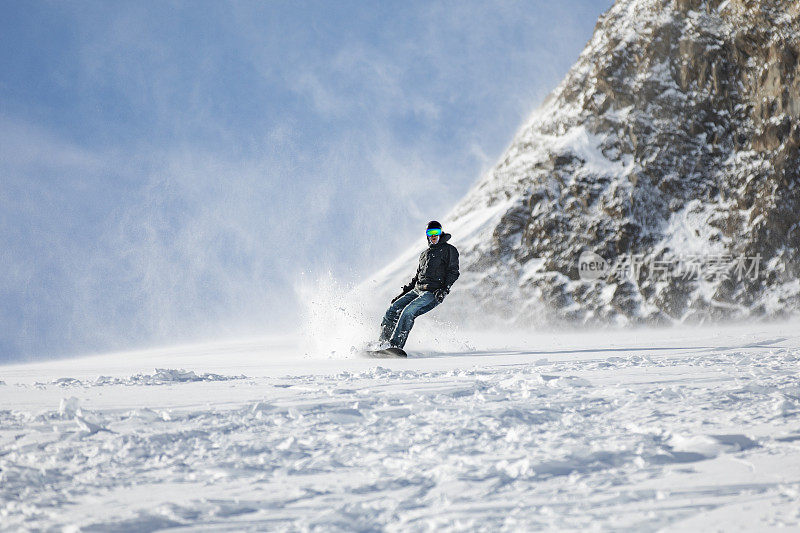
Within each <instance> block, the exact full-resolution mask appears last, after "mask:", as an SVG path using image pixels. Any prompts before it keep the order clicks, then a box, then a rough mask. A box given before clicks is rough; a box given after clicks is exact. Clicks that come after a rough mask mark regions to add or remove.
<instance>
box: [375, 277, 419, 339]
mask: <svg viewBox="0 0 800 533" xmlns="http://www.w3.org/2000/svg"><path fill="white" fill-rule="evenodd" d="M418 295H419V293H418V292H417V290H416V289H411V290H410V291H408V292H407V293H405V294H404V295H403V296H401V297H400V298H398V299H397V300H396V301H395V302H394V303H393V304H392V305H390V306H389V309H387V310H386V314H385V315H384V317H383V320H382V321H381V336H380V340H381V341H388V340H389V337H391V336H392V332H394V328H395V326H396V325H397V319H398V318H400V314H401V313H402V312H403V308H404V307H405V306H407V305H408V304H409V303H411V302H412V301H413V300H414V299H415V298H416V297H417V296H418Z"/></svg>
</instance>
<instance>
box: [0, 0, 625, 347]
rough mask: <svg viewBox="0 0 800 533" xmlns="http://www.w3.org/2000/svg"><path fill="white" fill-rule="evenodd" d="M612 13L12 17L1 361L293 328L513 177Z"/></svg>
mask: <svg viewBox="0 0 800 533" xmlns="http://www.w3.org/2000/svg"><path fill="white" fill-rule="evenodd" d="M609 5H610V2H609V1H600V0H563V1H560V2H547V1H529V2H512V1H500V2H482V1H481V2H477V1H476V2H469V1H464V2H462V1H458V2H456V1H453V2H413V1H411V2H347V1H344V2H288V1H286V2H277V1H276V2H235V3H223V2H216V1H215V2H202V1H192V2H188V1H187V2H153V1H144V2H90V1H87V2H33V1H31V2H19V1H2V2H0V11H1V12H2V15H3V16H2V17H0V261H1V263H0V264H1V265H2V267H3V271H4V276H3V277H2V279H1V280H0V296H1V297H2V298H0V361H9V360H15V359H34V358H39V357H60V356H66V355H71V354H76V353H85V352H96V351H103V350H112V349H123V348H131V347H139V346H147V345H150V344H156V343H164V342H177V341H184V340H190V339H202V338H209V337H215V336H230V335H243V334H259V333H268V332H272V331H277V330H282V331H284V330H285V329H286V328H287V327H292V326H294V324H296V322H297V310H298V305H297V302H296V296H295V291H294V285H295V283H296V282H297V278H298V276H299V275H300V274H301V273H305V274H306V275H310V276H314V275H318V274H319V273H322V272H328V271H330V272H332V273H333V275H334V276H336V277H337V278H338V279H341V280H343V282H345V283H347V282H355V281H357V280H358V279H360V278H361V277H362V276H365V275H367V274H368V273H369V272H371V271H372V270H374V269H377V268H380V267H381V266H382V265H384V264H385V263H386V262H388V261H389V260H390V259H391V258H392V257H393V256H394V255H395V254H397V253H399V252H400V251H402V250H403V249H405V247H407V246H409V245H410V244H411V243H413V242H414V241H415V240H417V239H419V238H420V237H419V234H420V233H421V231H422V230H421V228H424V224H425V222H427V221H428V220H430V219H433V218H441V217H442V216H443V215H444V214H445V213H446V212H447V211H448V210H449V209H450V208H451V207H452V206H453V205H454V204H455V202H457V200H458V199H459V198H460V197H461V196H462V195H463V194H464V193H465V192H466V191H467V189H468V188H469V187H470V186H471V185H472V184H473V183H474V182H475V181H476V180H477V179H478V177H479V176H480V174H481V173H482V172H484V171H485V170H487V169H488V168H489V167H490V166H491V165H492V164H493V163H494V161H495V160H496V159H497V158H498V157H499V156H500V155H501V153H502V150H503V149H504V148H505V146H506V145H507V144H508V143H509V141H510V140H511V138H512V136H513V135H514V133H515V131H516V129H517V128H518V126H519V125H520V124H521V123H522V122H523V121H524V119H525V118H526V117H527V115H528V114H529V113H530V112H531V111H532V110H533V109H534V108H535V107H536V106H537V105H538V104H539V103H540V102H541V101H542V99H543V98H544V97H545V96H546V95H547V93H549V92H550V91H551V90H552V89H553V88H554V87H555V86H556V85H557V84H558V82H559V81H560V80H561V78H562V77H563V75H564V74H565V72H566V71H567V69H568V68H569V66H570V65H571V64H572V63H573V62H574V61H575V59H576V58H577V56H578V54H579V53H580V51H581V50H582V49H583V46H584V45H585V43H586V42H587V40H588V39H589V37H590V36H591V32H592V30H593V28H594V24H595V22H596V19H597V17H598V16H599V14H600V13H602V12H603V11H605V10H606V9H607V8H608V7H609Z"/></svg>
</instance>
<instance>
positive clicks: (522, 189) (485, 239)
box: [450, 0, 800, 323]
mask: <svg viewBox="0 0 800 533" xmlns="http://www.w3.org/2000/svg"><path fill="white" fill-rule="evenodd" d="M799 57H800V4H798V3H797V2H789V1H778V0H753V1H746V0H727V1H721V0H619V1H618V2H617V3H616V4H615V5H614V6H613V7H612V8H611V9H610V10H609V11H608V12H607V13H606V14H604V15H603V16H602V17H601V18H600V20H599V21H598V23H597V27H596V29H595V32H594V36H593V37H592V39H591V41H590V42H589V43H588V45H587V47H586V49H585V50H584V52H583V53H582V54H581V56H580V58H579V59H578V61H577V63H576V64H575V65H574V66H573V68H572V69H571V70H570V72H569V73H568V75H567V77H566V78H565V79H564V81H563V82H562V83H561V85H560V86H559V87H558V88H557V89H556V90H555V91H554V92H553V93H552V94H551V95H550V96H549V97H548V99H547V100H546V101H545V103H544V104H543V105H542V107H541V108H540V109H538V110H537V111H536V112H535V113H534V114H533V116H532V117H531V119H530V120H529V121H528V123H527V125H526V126H525V127H523V128H522V130H521V131H520V132H519V134H518V135H517V137H516V139H515V140H514V142H513V143H512V145H511V146H510V147H509V149H508V150H507V152H506V154H505V155H504V156H503V158H501V161H500V162H499V163H498V164H497V165H496V166H495V167H494V168H493V169H492V170H491V171H490V172H489V173H488V174H487V175H486V176H484V178H483V179H482V180H481V181H480V182H479V183H478V184H477V185H476V186H475V187H474V188H473V190H472V191H471V192H470V193H469V194H468V195H467V197H466V198H465V199H464V200H463V201H462V202H461V203H460V204H459V205H458V206H457V207H456V209H455V210H454V211H453V213H452V215H451V217H450V218H451V220H452V223H451V225H450V227H451V228H453V229H455V228H463V232H462V233H465V234H467V235H469V237H468V238H465V239H462V240H461V241H458V240H456V244H457V245H458V246H459V248H460V249H461V251H462V254H461V257H462V270H463V271H464V272H465V273H466V275H467V277H468V281H467V285H466V286H467V287H468V288H469V290H468V291H464V294H462V296H461V298H463V299H464V301H462V304H463V306H465V308H472V307H474V305H473V304H477V305H480V306H483V307H484V308H490V309H491V310H492V311H493V312H494V313H496V314H499V315H501V316H505V317H511V318H514V319H515V320H518V321H522V322H527V321H534V322H539V323H541V322H543V321H545V322H564V321H577V322H580V323H641V322H645V323H665V322H670V321H704V320H719V319H727V318H741V317H750V316H753V317H773V316H782V315H784V314H786V313H792V312H794V311H795V310H796V309H797V308H798V303H800V283H798V274H799V273H800V272H799V270H798V265H800V263H798V259H800V257H798V254H800V227H798V226H799V225H800V224H799V222H800V183H798V181H799V180H798V178H800V62H799V61H798V58H799ZM453 233H454V235H455V237H456V239H458V237H459V233H458V231H457V230H456V231H453ZM587 251H591V252H594V253H596V254H599V255H600V256H602V257H603V258H605V259H606V260H607V261H608V262H609V263H610V264H615V265H617V266H619V265H624V263H625V261H629V260H630V258H634V259H635V260H636V261H638V263H639V264H640V267H636V268H637V269H638V270H637V271H636V274H638V275H625V274H624V271H623V270H617V271H614V272H609V273H608V274H607V275H605V276H603V277H601V278H600V279H597V280H586V279H582V277H581V276H580V275H579V272H578V258H579V256H580V255H581V253H583V252H587ZM756 257H758V259H755V258H756ZM739 258H749V262H748V263H747V264H746V265H745V264H744V263H742V262H741V261H740V263H739V265H738V266H739V268H740V269H742V268H744V267H753V265H754V264H755V263H758V267H759V272H758V275H753V274H754V272H753V270H751V271H750V273H749V275H741V274H743V273H746V271H745V270H740V271H737V270H736V262H737V259H739ZM697 263H700V264H701V265H702V266H701V268H702V269H703V272H702V275H700V276H697V277H693V276H690V275H678V274H679V273H680V271H677V272H676V270H675V269H674V265H683V267H684V270H687V268H686V267H687V266H688V267H691V266H692V265H695V266H696V264H697ZM665 265H672V266H670V267H669V269H668V268H667V266H665ZM709 268H710V269H711V272H716V275H713V276H709V275H708V272H709ZM714 268H716V271H715V270H713V269H714ZM667 270H669V271H667ZM737 272H738V274H739V275H737ZM454 296H455V293H454ZM498 298H499V301H498ZM470 301H471V302H470Z"/></svg>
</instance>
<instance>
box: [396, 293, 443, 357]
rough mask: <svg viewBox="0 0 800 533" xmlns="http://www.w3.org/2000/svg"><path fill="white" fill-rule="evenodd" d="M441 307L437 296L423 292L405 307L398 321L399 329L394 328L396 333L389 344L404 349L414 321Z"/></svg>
mask: <svg viewBox="0 0 800 533" xmlns="http://www.w3.org/2000/svg"><path fill="white" fill-rule="evenodd" d="M437 305H439V302H437V301H436V296H434V294H433V293H432V292H431V291H422V292H421V293H420V295H419V296H417V297H416V298H414V300H413V301H412V302H411V303H409V304H408V305H406V306H405V309H403V312H402V313H400V318H399V319H398V321H397V327H395V328H394V333H393V334H392V338H391V339H389V342H390V343H391V345H392V346H397V347H398V348H402V347H403V346H405V344H406V340H407V339H408V333H409V332H410V331H411V328H413V327H414V319H415V318H417V317H418V316H419V315H421V314H423V313H427V312H428V311H430V310H431V309H433V308H434V307H436V306H437Z"/></svg>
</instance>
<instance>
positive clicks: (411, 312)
mask: <svg viewBox="0 0 800 533" xmlns="http://www.w3.org/2000/svg"><path fill="white" fill-rule="evenodd" d="M425 233H426V235H427V240H428V248H427V249H426V250H425V251H424V252H422V253H421V254H420V255H419V267H418V268H417V273H416V274H415V275H414V277H413V278H412V279H411V281H410V282H409V284H408V285H406V286H405V287H403V292H402V293H400V294H399V295H398V296H396V297H395V298H394V299H393V300H392V305H390V306H389V309H387V310H386V315H385V316H384V317H383V321H382V322H381V337H380V341H381V344H382V345H385V344H386V343H388V344H389V345H390V347H391V348H400V349H401V350H402V348H403V346H404V345H405V343H406V339H407V338H408V332H409V331H411V328H412V327H413V326H414V319H415V318H417V317H418V316H419V315H421V314H423V313H427V312H428V311H430V310H431V309H433V308H434V307H436V306H437V305H439V304H440V303H442V301H444V297H445V296H446V295H447V293H449V292H450V287H451V286H452V285H453V283H455V281H456V280H457V279H458V250H456V247H455V246H453V245H452V244H448V243H447V241H448V240H450V234H449V233H442V225H441V224H439V223H438V222H436V221H435V220H431V221H430V222H428V229H427V231H426V232H425Z"/></svg>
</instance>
